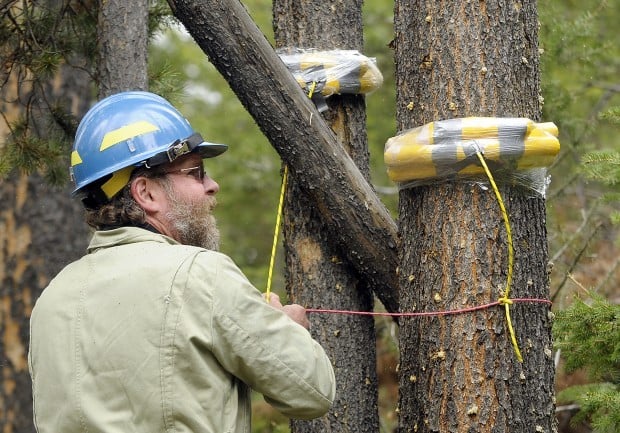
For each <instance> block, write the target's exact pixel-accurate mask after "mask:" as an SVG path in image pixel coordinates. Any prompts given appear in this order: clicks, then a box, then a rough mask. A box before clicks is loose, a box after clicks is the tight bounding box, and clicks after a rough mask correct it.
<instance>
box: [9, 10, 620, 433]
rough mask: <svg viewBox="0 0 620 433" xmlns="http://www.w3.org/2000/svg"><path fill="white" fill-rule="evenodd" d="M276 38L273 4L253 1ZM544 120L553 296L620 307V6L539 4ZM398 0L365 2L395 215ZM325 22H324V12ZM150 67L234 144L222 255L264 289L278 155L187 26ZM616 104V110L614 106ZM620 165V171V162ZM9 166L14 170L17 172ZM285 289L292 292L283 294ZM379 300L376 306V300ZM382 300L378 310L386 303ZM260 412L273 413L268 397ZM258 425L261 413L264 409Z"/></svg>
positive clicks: (378, 133)
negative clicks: (552, 147)
mask: <svg viewBox="0 0 620 433" xmlns="http://www.w3.org/2000/svg"><path fill="white" fill-rule="evenodd" d="M244 4H245V5H246V7H247V8H248V11H249V12H250V14H251V15H252V17H253V18H254V20H255V21H256V23H257V24H258V26H259V27H260V28H261V30H262V31H263V33H264V34H265V35H266V36H267V38H268V39H269V40H270V41H273V30H272V27H271V2H270V1H264V0H248V1H244ZM539 12H540V23H541V27H540V47H541V50H542V51H541V62H542V88H543V92H542V94H543V97H544V100H545V104H544V108H543V121H552V122H555V123H556V124H557V125H558V127H559V130H560V141H561V143H562V151H561V154H560V156H559V158H558V160H557V161H556V163H555V164H554V166H553V167H551V169H550V171H549V173H550V178H551V183H550V186H549V189H548V191H547V208H548V220H547V227H548V232H549V243H550V245H549V251H550V258H551V262H552V263H553V267H552V270H551V296H552V299H553V300H554V310H555V311H561V310H564V309H566V308H567V307H568V306H569V305H570V304H571V303H572V302H573V299H574V295H575V294H579V295H582V296H584V297H587V296H588V293H598V294H600V295H602V296H603V297H605V298H606V299H608V300H609V301H611V302H612V303H618V302H620V293H619V292H618V282H619V279H620V270H619V263H620V254H618V253H619V250H618V248H619V247H620V245H619V244H618V227H617V225H616V224H615V223H617V221H618V216H617V215H618V214H617V212H618V201H617V200H614V195H613V194H614V193H616V194H617V193H618V187H617V185H618V183H617V182H618V180H619V179H620V176H619V174H618V160H619V159H620V158H619V157H618V151H619V150H620V139H619V138H618V126H619V121H618V119H619V118H620V113H619V110H618V108H617V107H618V106H620V96H619V93H620V35H619V34H618V32H617V31H616V30H617V29H616V28H615V26H617V24H616V23H617V22H619V20H620V2H617V1H599V0H585V1H573V0H556V1H551V0H546V1H541V2H539ZM392 15H393V11H392V4H391V2H384V1H382V0H367V1H366V2H365V3H364V31H365V48H364V53H363V54H365V55H367V56H369V57H374V58H376V61H377V65H378V66H379V69H380V70H381V71H382V73H383V76H384V83H383V86H382V87H381V88H380V89H378V90H377V91H375V92H374V93H373V94H371V95H369V96H368V97H367V98H366V102H367V128H368V143H369V147H370V157H371V175H372V183H373V185H374V187H375V189H376V191H377V192H378V193H379V194H380V195H381V198H382V200H383V202H384V203H385V204H386V205H387V206H388V208H389V209H390V210H391V211H392V214H393V216H394V217H396V216H397V214H396V208H397V200H398V191H397V187H396V185H394V184H393V183H391V182H390V181H389V180H388V178H387V175H386V173H385V166H384V165H383V146H384V144H385V142H386V140H387V139H388V138H389V137H392V136H394V135H396V134H397V131H396V121H395V109H396V108H395V89H394V67H393V63H394V61H393V52H392V50H391V49H390V48H389V44H390V41H391V39H392V37H393V26H392ZM317 19H320V17H317ZM149 63H150V69H151V70H165V71H166V77H167V78H166V80H167V83H168V85H169V89H168V90H169V91H171V93H170V95H171V96H172V100H173V102H175V103H176V104H177V105H178V106H179V108H180V110H181V111H182V112H183V113H184V114H185V115H186V116H187V117H188V119H189V120H190V122H191V123H192V125H193V126H194V128H195V129H196V130H197V131H200V132H201V133H202V134H203V136H205V137H207V138H208V139H209V140H210V141H214V142H221V143H226V144H228V145H229V146H230V150H229V152H228V153H227V154H226V156H225V157H223V158H218V160H217V163H215V162H212V163H210V164H209V166H208V169H209V171H210V174H211V176H212V177H214V178H215V179H216V180H217V181H218V182H219V183H220V186H221V192H220V194H219V206H218V209H217V217H218V221H219V224H220V228H221V231H222V248H221V249H222V251H223V252H225V253H226V254H229V255H230V256H231V257H233V259H234V260H235V261H236V262H237V263H238V264H239V266H240V267H241V268H242V269H243V270H244V272H245V273H246V274H247V275H248V278H249V279H250V280H251V281H252V282H253V283H254V284H255V286H256V287H258V288H259V289H262V288H264V287H266V283H267V274H268V266H269V261H270V253H271V246H272V237H273V230H274V224H275V213H276V207H277V202H278V197H279V189H280V182H281V175H280V169H281V164H280V159H279V157H278V155H277V153H276V152H275V151H274V150H273V149H272V147H271V146H270V144H269V143H268V141H267V139H266V138H265V137H264V136H263V135H262V133H261V132H260V130H259V129H258V127H257V126H256V124H255V123H254V120H253V119H252V118H251V116H250V115H249V114H248V113H247V112H246V111H245V109H244V108H243V107H242V106H241V104H240V103H239V101H238V100H237V98H236V96H235V95H234V94H233V93H232V91H231V90H230V88H229V87H228V84H227V83H226V82H225V80H224V79H223V78H222V77H221V76H220V75H219V73H218V72H217V71H216V70H215V68H214V67H213V66H212V65H211V64H210V63H209V62H208V60H207V59H206V57H205V55H204V54H203V53H202V51H201V50H200V49H199V47H198V46H197V45H196V44H195V43H194V42H193V41H192V40H191V38H190V37H189V36H188V35H187V34H186V33H185V32H183V31H182V30H181V29H180V27H176V26H173V27H172V28H170V29H167V30H165V31H164V32H161V33H159V34H158V35H157V36H156V38H155V40H154V41H153V43H152V44H151V45H150V51H149ZM614 107H616V108H614ZM614 167H615V168H614ZM0 169H3V170H6V169H7V167H1V164H0ZM278 258H279V259H278V260H276V266H277V268H276V272H275V275H276V280H275V283H274V287H275V291H279V290H278V287H283V274H284V269H283V260H282V259H281V257H280V255H278ZM281 295H284V293H281ZM377 305H378V304H377ZM378 307H379V305H378ZM377 329H378V332H379V333H380V338H379V339H378V341H379V350H378V355H379V369H380V371H379V377H380V379H381V380H382V384H383V387H382V390H381V392H382V395H381V397H380V402H381V405H382V415H383V420H384V421H383V422H384V423H385V428H386V431H389V428H390V426H391V425H393V424H394V417H395V416H396V415H395V412H394V410H395V407H396V400H397V398H396V395H395V393H396V392H397V390H396V386H397V383H398V379H397V377H396V376H397V373H396V364H397V362H398V353H397V336H396V332H397V330H396V329H395V327H394V325H393V323H392V322H391V321H389V320H382V319H377ZM587 380H588V378H587V376H586V374H585V373H584V372H583V371H578V372H576V373H574V374H571V375H568V374H564V373H563V372H562V369H561V368H560V369H559V375H558V381H557V387H558V390H561V389H563V388H564V387H565V386H567V385H568V384H574V383H582V382H586V381H587ZM256 410H257V412H261V411H263V410H264V411H268V410H269V409H268V408H266V407H262V405H261V404H260V403H257V405H256ZM258 418H259V420H260V419H261V417H260V416H258ZM264 420H265V421H264V422H265V424H262V425H261V424H260V423H259V425H258V426H257V429H258V430H259V431H286V429H287V427H286V421H285V420H283V419H279V418H278V417H277V415H276V414H274V413H271V412H267V413H266V416H265V417H264Z"/></svg>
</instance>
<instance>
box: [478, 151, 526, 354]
mask: <svg viewBox="0 0 620 433" xmlns="http://www.w3.org/2000/svg"><path fill="white" fill-rule="evenodd" d="M476 155H477V156H478V159H479V160H480V164H482V167H483V168H484V172H485V173H486V175H487V177H488V178H489V182H490V183H491V187H492V188H493V192H495V197H497V202H498V204H499V208H500V209H501V211H502V217H503V219H504V225H505V226H506V238H507V244H508V275H507V276H506V288H505V289H504V296H502V297H501V298H500V299H499V303H500V305H503V306H504V309H505V311H506V321H507V322H508V331H509V333H510V340H511V342H512V347H513V348H514V350H515V354H516V355H517V360H518V361H519V362H523V356H521V351H520V350H519V344H518V343H517V337H516V335H515V331H514V328H513V327H512V320H511V319H510V305H511V304H512V301H511V300H510V287H511V286H512V270H513V265H514V246H513V244H512V230H511V229H510V220H509V219H508V212H506V207H505V206H504V201H503V200H502V195H501V194H500V192H499V189H498V188H497V185H496V184H495V180H494V179H493V175H492V174H491V170H489V167H488V166H487V163H486V161H485V160H484V156H483V155H482V152H481V151H480V150H478V151H477V152H476Z"/></svg>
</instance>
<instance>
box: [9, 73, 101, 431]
mask: <svg viewBox="0 0 620 433" xmlns="http://www.w3.org/2000/svg"><path fill="white" fill-rule="evenodd" d="M90 85H91V81H90V79H89V76H88V75H87V74H86V73H84V72H83V71H79V70H77V69H74V68H70V67H62V68H61V72H60V74H58V76H57V77H56V78H55V79H54V80H53V81H52V82H50V83H49V85H48V86H47V88H46V89H30V90H29V91H27V92H24V93H22V94H21V96H22V97H24V98H26V99H28V98H31V97H32V96H34V98H33V100H35V101H46V100H56V101H58V103H59V104H61V105H63V106H66V107H72V111H73V110H75V111H73V114H75V115H78V116H79V115H80V113H82V114H83V113H84V112H85V109H86V107H87V104H86V101H85V100H84V99H82V98H83V95H87V94H89V93H90ZM23 90H24V89H23V88H22V91H23ZM2 91H3V93H4V94H3V96H2V99H3V100H5V98H7V99H9V100H10V99H11V97H9V95H7V94H6V93H7V92H17V83H15V84H14V85H12V86H4V87H3V88H2ZM15 95H16V93H15V94H14V95H13V96H15ZM12 108H13V109H15V112H14V113H12V114H11V113H8V112H7V111H8V110H9V108H8V107H7V111H5V115H9V116H10V117H13V116H18V115H19V114H20V113H21V111H20V109H21V108H23V106H21V105H18V104H13V105H12ZM33 109H34V110H35V112H36V113H37V114H36V118H37V120H41V119H45V118H49V112H47V107H46V106H45V104H43V103H40V104H37V106H36V107H34V108H33ZM40 131H41V130H40ZM6 132H7V131H2V133H3V134H5V133H6ZM43 138H44V137H43ZM70 191H71V189H70V188H69V187H67V188H54V187H51V186H49V185H48V184H47V181H46V180H44V179H43V177H42V176H41V175H40V174H39V173H37V172H34V173H32V174H29V175H28V174H23V173H17V172H15V173H13V174H12V175H11V176H9V178H8V179H6V180H4V181H2V182H1V183H0V370H1V371H2V378H1V382H2V385H1V386H0V413H1V414H2V416H1V417H0V431H2V432H11V433H34V431H35V429H34V425H33V423H32V385H31V382H30V374H29V372H28V361H27V355H28V340H29V333H30V313H31V311H32V307H33V306H34V303H35V301H36V299H37V298H38V297H39V295H40V294H41V291H42V290H43V288H44V287H45V286H46V285H47V283H48V282H49V281H50V280H51V279H52V277H53V276H54V275H55V274H56V273H58V271H60V270H61V269H62V268H63V267H64V266H65V265H66V264H67V263H69V262H70V261H72V260H74V259H76V258H78V257H79V256H80V255H82V254H83V253H84V251H85V250H86V244H87V237H88V233H89V230H88V227H87V226H86V224H84V220H83V218H82V210H81V205H80V203H78V202H76V201H75V200H73V199H71V197H70Z"/></svg>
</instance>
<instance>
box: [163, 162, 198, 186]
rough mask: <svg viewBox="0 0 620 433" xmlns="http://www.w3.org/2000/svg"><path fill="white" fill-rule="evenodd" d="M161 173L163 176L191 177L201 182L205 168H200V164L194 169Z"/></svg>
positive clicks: (188, 168)
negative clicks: (181, 175)
mask: <svg viewBox="0 0 620 433" xmlns="http://www.w3.org/2000/svg"><path fill="white" fill-rule="evenodd" d="M162 173H163V174H185V175H187V176H192V177H193V178H194V179H196V180H197V181H199V182H202V181H203V180H204V178H205V176H206V173H205V168H204V167H203V166H202V164H201V165H199V166H196V167H187V168H180V169H178V170H168V171H164V172H162Z"/></svg>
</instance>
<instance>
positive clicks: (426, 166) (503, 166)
mask: <svg viewBox="0 0 620 433" xmlns="http://www.w3.org/2000/svg"><path fill="white" fill-rule="evenodd" d="M559 151H560V142H559V140H558V128H557V127H556V125H555V124H554V123H551V122H547V123H536V122H533V121H532V120H530V119H526V118H497V117H465V118H458V119H449V120H440V121H435V122H431V123H428V124H426V125H423V126H420V127H417V128H413V129H410V130H407V131H405V132H403V133H401V134H399V135H397V136H396V137H392V138H390V139H389V140H388V141H387V143H386V144H385V152H384V160H385V164H386V166H387V172H388V176H389V177H390V179H391V180H392V181H394V182H399V183H404V182H411V181H418V180H432V179H452V178H455V177H460V176H470V175H477V174H484V169H483V167H482V166H481V164H480V161H479V159H478V157H477V153H478V152H480V153H482V154H483V155H484V158H485V160H486V161H487V162H488V164H489V167H490V168H491V169H492V170H493V171H494V172H496V173H498V174H510V173H513V172H515V171H523V170H529V169H534V168H539V167H548V166H550V165H551V164H552V163H553V161H554V160H555V158H556V156H557V154H558V152H559Z"/></svg>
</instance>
